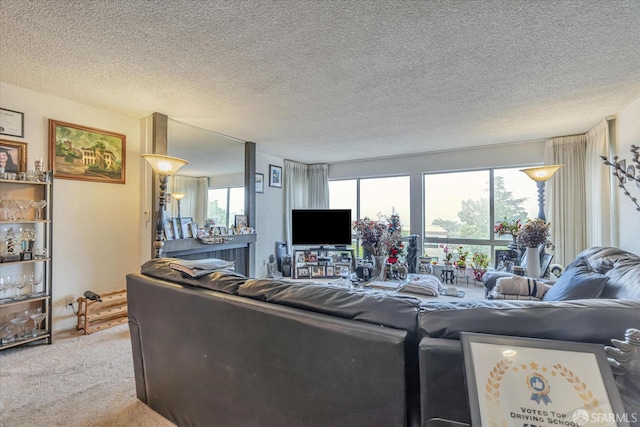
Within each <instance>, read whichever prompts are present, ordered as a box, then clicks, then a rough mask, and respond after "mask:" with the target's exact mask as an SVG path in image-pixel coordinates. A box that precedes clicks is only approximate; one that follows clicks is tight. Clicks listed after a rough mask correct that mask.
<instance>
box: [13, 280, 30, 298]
mask: <svg viewBox="0 0 640 427" xmlns="http://www.w3.org/2000/svg"><path fill="white" fill-rule="evenodd" d="M24 276H25V275H22V276H20V275H18V276H16V278H15V279H14V283H13V286H14V287H15V288H16V289H17V290H18V292H17V295H16V299H24V298H26V296H25V295H22V288H24V287H25V286H27V284H28V282H29V281H28V280H25V279H26V278H25V277H24Z"/></svg>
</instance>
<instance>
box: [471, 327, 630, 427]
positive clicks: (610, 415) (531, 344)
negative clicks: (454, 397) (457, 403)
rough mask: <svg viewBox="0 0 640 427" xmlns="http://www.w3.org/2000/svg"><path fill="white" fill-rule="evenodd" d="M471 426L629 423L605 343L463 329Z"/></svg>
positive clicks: (576, 426) (553, 426)
mask: <svg viewBox="0 0 640 427" xmlns="http://www.w3.org/2000/svg"><path fill="white" fill-rule="evenodd" d="M461 340H462V345H463V351H464V362H465V375H466V378H467V389H468V393H469V404H470V407H471V419H472V425H473V426H489V427H512V426H513V427H515V426H517V427H561V426H568V427H581V426H589V427H590V426H602V427H604V426H609V427H617V426H628V425H629V424H628V420H627V419H626V418H627V417H626V414H625V413H624V408H623V406H622V403H621V400H620V396H619V394H618V390H617V388H616V385H615V382H614V379H613V375H612V373H611V369H610V368H609V364H608V363H607V357H606V354H605V352H604V346H601V345H598V344H587V343H576V342H567V341H553V340H541V339H533V338H516V337H505V336H497V335H485V334H472V333H462V335H461Z"/></svg>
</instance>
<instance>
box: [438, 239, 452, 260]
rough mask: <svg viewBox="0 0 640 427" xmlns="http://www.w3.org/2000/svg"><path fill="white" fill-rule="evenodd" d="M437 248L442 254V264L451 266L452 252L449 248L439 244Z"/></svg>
mask: <svg viewBox="0 0 640 427" xmlns="http://www.w3.org/2000/svg"><path fill="white" fill-rule="evenodd" d="M438 247H439V248H440V249H442V251H443V252H444V260H443V261H442V262H444V263H445V264H453V251H452V250H451V249H449V246H447V245H445V244H443V243H440V244H439V245H438Z"/></svg>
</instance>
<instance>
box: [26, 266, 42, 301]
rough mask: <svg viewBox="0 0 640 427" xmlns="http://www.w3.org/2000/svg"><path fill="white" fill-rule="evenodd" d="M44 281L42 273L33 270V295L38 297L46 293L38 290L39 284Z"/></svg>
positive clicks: (30, 282)
mask: <svg viewBox="0 0 640 427" xmlns="http://www.w3.org/2000/svg"><path fill="white" fill-rule="evenodd" d="M40 283H42V273H41V272H39V271H35V272H32V273H31V274H30V275H29V284H30V285H31V296H34V297H37V296H40V295H44V292H36V288H37V287H38V285H39V284H40Z"/></svg>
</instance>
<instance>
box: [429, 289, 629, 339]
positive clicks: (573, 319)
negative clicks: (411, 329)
mask: <svg viewBox="0 0 640 427" xmlns="http://www.w3.org/2000/svg"><path fill="white" fill-rule="evenodd" d="M419 325H420V333H421V334H422V335H423V336H429V337H432V338H446V339H456V340H457V339H459V336H460V332H477V333H484V334H495V335H511V336H516V337H530V338H545V339H553V340H564V341H580V342H593V343H600V344H603V345H611V338H618V339H623V337H624V333H625V331H626V329H628V328H637V327H638V325H640V301H627V300H609V299H607V300H605V299H590V300H575V301H550V302H546V301H506V300H504V301H486V300H485V301H461V302H456V303H444V302H442V303H425V304H423V305H422V306H421V308H420V316H419Z"/></svg>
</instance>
